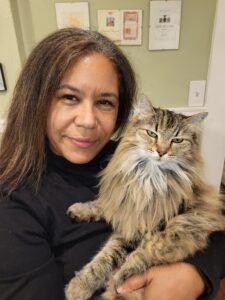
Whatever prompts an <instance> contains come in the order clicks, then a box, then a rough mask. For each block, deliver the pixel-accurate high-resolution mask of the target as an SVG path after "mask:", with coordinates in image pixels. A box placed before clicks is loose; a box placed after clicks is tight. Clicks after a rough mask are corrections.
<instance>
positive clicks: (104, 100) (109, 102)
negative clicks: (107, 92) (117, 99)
mask: <svg viewBox="0 0 225 300" xmlns="http://www.w3.org/2000/svg"><path fill="white" fill-rule="evenodd" d="M97 104H98V105H100V106H104V107H107V106H113V103H112V102H111V101H110V100H106V99H102V100H98V101H97Z"/></svg>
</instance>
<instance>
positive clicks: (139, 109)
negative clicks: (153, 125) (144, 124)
mask: <svg viewBox="0 0 225 300" xmlns="http://www.w3.org/2000/svg"><path fill="white" fill-rule="evenodd" d="M139 114H148V115H149V114H155V111H154V107H153V106H152V104H151V102H150V100H149V99H148V98H147V97H146V96H145V95H140V97H139V98H138V100H137V103H136V104H135V106H134V109H133V116H137V115H139Z"/></svg>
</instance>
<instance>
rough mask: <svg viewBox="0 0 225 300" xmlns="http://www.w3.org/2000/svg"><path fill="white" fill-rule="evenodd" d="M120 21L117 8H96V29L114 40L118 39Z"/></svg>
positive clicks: (117, 40)
mask: <svg viewBox="0 0 225 300" xmlns="http://www.w3.org/2000/svg"><path fill="white" fill-rule="evenodd" d="M120 22H121V18H120V11H119V10H98V31H99V32H100V33H102V34H104V35H106V36H108V37H109V38H110V39H111V40H113V41H115V42H119V41H120V35H121V33H120V32H121V24H120Z"/></svg>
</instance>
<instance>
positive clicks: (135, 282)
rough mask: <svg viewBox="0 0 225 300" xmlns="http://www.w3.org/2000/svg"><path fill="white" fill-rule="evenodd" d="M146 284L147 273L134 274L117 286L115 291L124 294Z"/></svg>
mask: <svg viewBox="0 0 225 300" xmlns="http://www.w3.org/2000/svg"><path fill="white" fill-rule="evenodd" d="M146 284H147V274H146V273H143V274H140V275H134V276H132V277H130V278H128V279H127V280H125V281H124V282H123V284H122V285H120V286H119V287H118V288H117V293H119V294H126V293H130V292H132V291H135V290H137V289H140V288H142V287H144V286H145V285H146Z"/></svg>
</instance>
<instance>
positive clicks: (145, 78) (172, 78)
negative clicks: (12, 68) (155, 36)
mask: <svg viewBox="0 0 225 300" xmlns="http://www.w3.org/2000/svg"><path fill="white" fill-rule="evenodd" d="M0 1H9V0H0ZM55 2H82V1H72V0H70V1H63V0H60V1H55V0H11V5H12V11H13V18H14V23H15V24H16V27H15V28H16V34H17V39H18V44H19V52H20V59H21V61H22V63H23V62H24V60H25V59H26V57H27V55H28V54H29V52H30V51H31V49H32V48H33V47H34V45H35V44H36V43H37V42H39V41H40V40H41V39H42V38H43V37H45V36H46V35H47V34H49V33H51V32H53V31H54V30H56V16H55ZM83 2H86V1H83ZM87 2H88V3H89V10H90V23H91V28H92V29H94V30H95V29H97V10H98V9H142V10H143V32H142V34H143V39H142V40H143V42H142V45H141V46H122V49H123V50H124V52H125V53H126V54H127V56H128V57H129V59H130V61H131V62H132V64H133V66H134V68H135V71H136V74H137V78H138V83H139V90H140V92H141V93H145V94H147V95H148V96H149V98H150V99H151V100H152V102H153V103H154V104H155V105H159V106H162V107H178V106H179V107H181V106H187V100H188V89H189V81H190V80H206V79H207V70H208V61H209V53H210V45H211V36H212V30H213V21H214V14H215V7H216V0H182V18H181V32H180V46H179V49H178V50H162V51H149V50H148V27H149V1H148V0H123V1H121V0H111V1H108V0H89V1H87ZM0 3H1V2H0ZM7 68H8V67H7V66H6V69H7ZM0 97H1V95H0ZM0 100H1V98H0ZM8 101H9V100H8ZM0 114H1V105H0Z"/></svg>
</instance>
